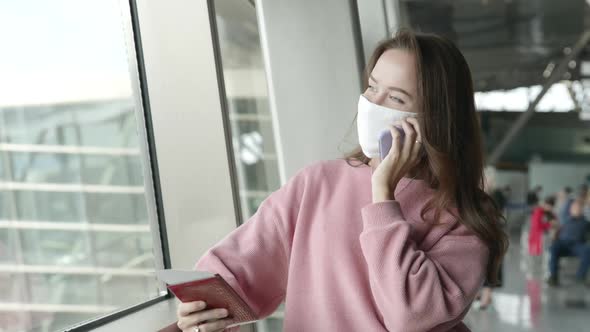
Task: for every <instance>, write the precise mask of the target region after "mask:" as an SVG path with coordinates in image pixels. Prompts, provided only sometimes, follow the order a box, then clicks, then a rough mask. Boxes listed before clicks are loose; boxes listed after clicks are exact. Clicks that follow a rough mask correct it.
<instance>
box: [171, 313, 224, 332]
mask: <svg viewBox="0 0 590 332" xmlns="http://www.w3.org/2000/svg"><path fill="white" fill-rule="evenodd" d="M227 315H228V312H227V310H226V309H212V310H204V311H199V312H197V313H193V314H190V315H188V316H181V317H180V319H179V320H178V328H180V329H181V330H184V329H187V328H189V327H191V326H197V325H198V326H199V327H200V324H202V323H203V322H206V321H211V323H213V322H214V321H217V320H219V319H222V318H225V317H227ZM201 331H203V330H202V329H201Z"/></svg>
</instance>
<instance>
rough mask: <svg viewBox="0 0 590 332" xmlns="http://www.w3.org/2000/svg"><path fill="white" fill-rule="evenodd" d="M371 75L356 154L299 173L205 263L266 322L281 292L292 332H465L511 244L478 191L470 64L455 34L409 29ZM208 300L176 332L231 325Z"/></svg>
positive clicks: (185, 308)
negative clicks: (385, 142)
mask: <svg viewBox="0 0 590 332" xmlns="http://www.w3.org/2000/svg"><path fill="white" fill-rule="evenodd" d="M366 73H367V74H368V75H367V80H366V83H367V87H366V90H365V92H364V93H363V95H362V96H361V98H360V101H359V113H358V117H359V118H358V121H359V135H360V137H359V141H360V143H361V147H360V148H359V149H358V151H356V152H355V153H353V154H351V155H350V156H349V157H347V158H346V160H339V161H328V162H321V163H318V164H316V165H313V166H309V167H307V168H305V169H303V170H302V171H300V172H299V173H298V174H297V175H295V176H294V177H293V178H292V179H291V180H290V181H289V182H288V183H287V184H286V185H285V186H284V187H283V188H281V189H280V190H279V191H277V192H275V193H274V194H272V195H271V196H270V197H269V198H268V199H267V200H266V201H265V202H264V203H263V204H262V205H261V207H260V208H259V210H258V212H257V213H256V214H255V215H254V216H253V217H252V219H251V220H249V221H248V222H246V223H245V224H244V225H242V226H241V227H239V228H238V229H236V230H235V231H234V232H232V233H231V234H229V235H228V236H227V237H226V238H225V239H224V240H222V241H221V242H220V243H219V244H217V245H216V246H215V247H213V248H212V249H211V250H209V251H208V252H207V253H206V254H205V255H204V256H203V257H202V258H201V260H200V261H199V262H198V263H197V265H196V269H198V270H206V271H210V272H214V273H219V274H220V275H222V276H223V277H224V278H225V279H226V280H228V282H229V283H230V284H231V285H232V287H234V288H235V290H236V291H237V292H238V293H239V294H240V295H241V296H242V297H243V298H244V299H245V301H246V302H247V303H248V304H249V305H250V306H251V307H252V308H253V309H254V311H255V312H256V314H257V315H258V317H260V318H262V317H265V316H266V315H269V314H271V313H272V312H273V311H274V310H275V309H276V308H277V306H278V305H279V304H280V303H281V302H283V301H284V300H285V301H286V308H285V321H284V330H285V331H287V332H289V331H469V329H468V328H467V327H466V326H465V325H464V324H463V323H462V322H461V320H462V318H463V317H464V316H465V314H466V313H467V311H468V310H469V307H470V304H471V302H472V301H473V299H474V297H475V295H476V293H477V291H478V290H479V288H480V287H481V286H482V283H483V281H484V279H486V277H488V278H489V279H490V280H495V277H496V271H497V266H498V262H499V261H500V259H501V257H502V255H503V254H504V252H505V250H506V247H507V239H506V236H505V234H504V233H503V231H502V228H501V220H500V219H501V215H500V212H499V211H498V210H497V209H496V207H495V205H494V204H493V202H492V200H491V198H490V197H489V196H488V195H486V194H485V193H484V192H483V191H482V190H481V187H482V182H483V180H482V168H483V158H482V151H481V141H480V129H479V125H478V120H477V115H476V112H475V105H474V100H473V87H472V81H471V74H470V71H469V68H468V66H467V63H466V62H465V59H464V58H463V56H462V55H461V53H460V52H459V50H458V49H457V48H456V47H455V46H454V45H453V44H452V43H451V42H450V41H448V40H446V39H443V38H440V37H437V36H434V35H423V34H413V33H411V32H401V33H398V34H397V35H396V36H395V37H394V38H392V39H388V40H385V41H383V42H382V43H380V44H379V45H378V47H377V48H376V50H375V52H374V53H373V56H372V57H371V59H370V61H369V63H368V66H367V69H366ZM393 119H398V120H397V121H396V122H395V123H394V125H395V126H391V125H392V123H391V121H392V120H393ZM385 127H388V128H389V129H390V131H391V135H392V136H393V144H392V148H391V150H390V151H389V154H388V155H387V157H386V158H385V159H384V160H382V161H381V160H380V158H379V157H378V155H379V151H378V144H377V139H378V137H379V134H380V133H381V129H383V128H385ZM398 128H401V129H403V133H404V137H403V138H402V134H401V132H402V131H401V130H400V129H398ZM204 308H205V304H204V303H202V302H199V301H197V302H192V303H184V304H181V305H180V306H179V309H178V316H179V322H178V326H179V327H180V329H182V330H183V331H191V332H193V331H200V332H204V331H207V332H209V331H218V330H222V329H223V328H224V327H225V326H226V323H225V321H224V320H223V317H224V315H225V314H226V313H225V312H223V310H207V309H204Z"/></svg>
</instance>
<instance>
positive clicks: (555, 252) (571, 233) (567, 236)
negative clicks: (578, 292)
mask: <svg viewBox="0 0 590 332" xmlns="http://www.w3.org/2000/svg"><path fill="white" fill-rule="evenodd" d="M583 208H584V201H583V200H582V199H580V198H579V197H578V198H577V199H576V200H574V201H573V202H572V204H571V206H570V211H569V215H568V216H567V219H566V220H565V222H563V223H561V225H560V227H559V230H558V234H557V238H556V239H555V241H554V242H553V244H551V248H550V254H551V256H550V258H549V273H550V275H549V279H548V280H547V282H548V283H549V285H551V286H558V285H559V259H560V258H561V257H564V256H576V257H578V258H579V259H580V265H579V267H578V271H577V272H576V281H577V282H581V283H585V282H586V274H587V272H588V268H590V244H588V243H587V242H586V235H587V233H588V231H590V223H589V222H588V221H587V220H586V219H585V218H584V214H583Z"/></svg>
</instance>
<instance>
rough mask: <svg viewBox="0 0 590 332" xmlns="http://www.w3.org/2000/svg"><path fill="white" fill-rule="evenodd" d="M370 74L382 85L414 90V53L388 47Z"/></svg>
mask: <svg viewBox="0 0 590 332" xmlns="http://www.w3.org/2000/svg"><path fill="white" fill-rule="evenodd" d="M371 76H372V77H373V78H374V79H375V80H377V81H378V82H379V84H380V85H384V86H398V87H401V88H403V89H409V90H412V91H416V84H417V83H416V82H417V77H416V60H415V57H414V54H413V53H411V52H409V51H407V50H402V49H389V50H387V51H385V52H383V54H381V56H380V57H379V59H378V60H377V63H376V64H375V67H374V68H373V71H371Z"/></svg>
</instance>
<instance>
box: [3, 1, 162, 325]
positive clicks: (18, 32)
mask: <svg viewBox="0 0 590 332" xmlns="http://www.w3.org/2000/svg"><path fill="white" fill-rule="evenodd" d="M124 8H125V6H121V3H120V2H119V0H85V1H81V0H54V1H45V0H36V1H35V0H19V1H2V2H0V40H1V41H2V52H1V53H0V73H2V74H1V75H0V331H2V332H8V331H56V330H62V329H64V328H66V327H68V326H71V325H74V324H78V323H81V322H83V321H86V320H89V319H92V318H96V317H98V316H101V315H105V314H108V313H110V312H113V311H115V310H119V309H121V308H124V307H128V306H131V305H134V304H137V303H141V302H144V301H146V300H148V299H150V298H154V297H156V296H158V295H159V294H160V289H159V286H158V283H157V282H156V280H155V279H154V277H153V273H152V272H153V271H154V269H155V268H156V266H159V264H161V262H159V261H157V260H156V259H155V258H154V253H155V252H156V251H157V250H156V249H155V248H159V246H156V245H155V243H154V241H153V238H154V236H153V234H154V233H153V232H152V231H150V230H151V227H150V225H154V224H157V223H155V221H154V220H150V217H149V216H153V215H154V213H150V210H149V209H150V208H152V209H153V204H152V203H151V202H153V199H154V198H153V197H152V194H150V193H151V192H152V191H151V188H152V187H151V182H150V180H149V176H148V177H144V170H145V169H149V165H148V163H149V157H148V156H147V155H145V154H144V153H142V151H146V149H142V146H144V144H145V143H144V141H145V138H144V137H141V136H140V134H139V133H141V132H142V131H141V130H138V128H141V127H142V126H143V120H142V117H141V116H138V115H139V114H142V113H141V105H140V103H138V102H137V100H139V98H137V96H136V94H134V92H133V91H134V90H133V89H132V81H131V77H134V76H137V73H136V71H137V69H136V68H130V67H129V62H128V52H129V50H128V49H126V47H128V46H129V45H127V46H126V38H127V35H126V32H125V29H124V28H123V27H124V21H125V20H128V19H129V17H127V16H128V15H129V13H128V12H126V11H125V10H123V9H124ZM126 15H127V16H126ZM127 33H128V32H127ZM131 47H132V45H131ZM130 72H131V73H134V74H135V75H130Z"/></svg>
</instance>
